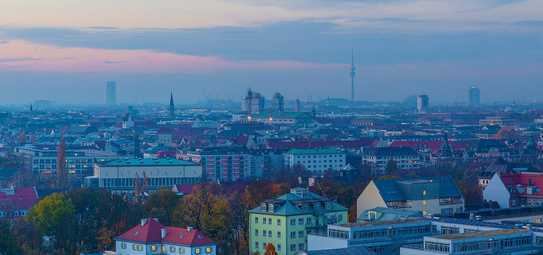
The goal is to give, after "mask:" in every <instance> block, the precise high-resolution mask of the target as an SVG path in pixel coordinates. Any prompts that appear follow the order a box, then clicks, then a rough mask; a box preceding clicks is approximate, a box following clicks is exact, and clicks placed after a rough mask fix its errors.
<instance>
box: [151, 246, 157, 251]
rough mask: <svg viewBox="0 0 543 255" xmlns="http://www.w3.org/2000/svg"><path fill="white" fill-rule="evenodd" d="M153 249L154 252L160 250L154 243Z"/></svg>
mask: <svg viewBox="0 0 543 255" xmlns="http://www.w3.org/2000/svg"><path fill="white" fill-rule="evenodd" d="M151 251H152V252H156V251H158V247H157V246H156V245H154V244H153V245H151Z"/></svg>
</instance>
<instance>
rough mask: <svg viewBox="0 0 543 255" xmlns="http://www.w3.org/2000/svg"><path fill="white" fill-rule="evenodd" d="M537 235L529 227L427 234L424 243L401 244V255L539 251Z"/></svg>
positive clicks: (538, 252)
mask: <svg viewBox="0 0 543 255" xmlns="http://www.w3.org/2000/svg"><path fill="white" fill-rule="evenodd" d="M534 240H535V238H534V234H533V232H532V231H529V230H526V229H502V230H494V231H483V232H468V233H463V234H448V235H441V236H426V237H424V242H423V244H422V245H421V246H411V247H402V248H401V249H400V254H401V255H430V254H451V255H465V254H466V255H467V254H483V255H484V254H488V255H491V254H504V255H505V254H507V255H509V254H518V255H520V254H523V255H528V254H540V252H541V251H540V249H539V248H537V247H536V246H535V243H534Z"/></svg>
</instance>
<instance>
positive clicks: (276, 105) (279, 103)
mask: <svg viewBox="0 0 543 255" xmlns="http://www.w3.org/2000/svg"><path fill="white" fill-rule="evenodd" d="M272 111H274V112H284V111H285V98H284V97H283V95H281V93H275V94H274V95H273V98H272Z"/></svg>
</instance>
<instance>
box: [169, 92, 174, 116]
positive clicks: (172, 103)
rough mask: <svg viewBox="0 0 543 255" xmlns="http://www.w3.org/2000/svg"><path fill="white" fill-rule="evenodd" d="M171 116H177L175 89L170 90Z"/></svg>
mask: <svg viewBox="0 0 543 255" xmlns="http://www.w3.org/2000/svg"><path fill="white" fill-rule="evenodd" d="M170 118H172V119H173V118H175V103H174V101H173V89H172V91H171V92H170Z"/></svg>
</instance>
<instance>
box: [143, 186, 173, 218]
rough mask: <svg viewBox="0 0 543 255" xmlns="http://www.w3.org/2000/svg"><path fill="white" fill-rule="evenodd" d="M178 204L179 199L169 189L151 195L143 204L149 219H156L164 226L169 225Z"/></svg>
mask: <svg viewBox="0 0 543 255" xmlns="http://www.w3.org/2000/svg"><path fill="white" fill-rule="evenodd" d="M178 202H179V197H178V196H177V194H175V192H173V191H171V190H169V189H161V190H159V191H157V192H154V193H152V194H151V196H150V197H149V199H147V201H146V202H145V211H146V213H147V215H148V216H149V217H152V218H158V219H159V221H160V222H161V223H162V224H164V225H170V223H171V220H172V216H173V211H174V210H175V208H176V206H177V204H178Z"/></svg>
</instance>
